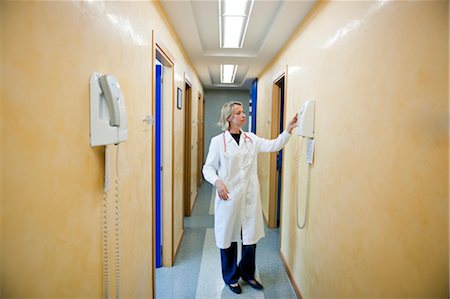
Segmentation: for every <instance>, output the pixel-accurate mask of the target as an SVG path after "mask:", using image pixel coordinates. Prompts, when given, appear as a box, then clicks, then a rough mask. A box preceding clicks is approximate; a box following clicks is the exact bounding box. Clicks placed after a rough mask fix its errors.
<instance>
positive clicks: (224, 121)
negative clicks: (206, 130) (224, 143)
mask: <svg viewBox="0 0 450 299" xmlns="http://www.w3.org/2000/svg"><path fill="white" fill-rule="evenodd" d="M234 105H239V106H242V103H241V102H238V101H231V102H228V103H226V104H224V105H223V106H222V111H221V112H220V119H219V122H218V123H217V124H218V125H219V126H220V127H221V128H222V131H226V130H228V129H229V128H230V122H229V121H228V118H229V117H230V116H231V115H232V114H233V112H234V111H233V110H234V109H233V107H234Z"/></svg>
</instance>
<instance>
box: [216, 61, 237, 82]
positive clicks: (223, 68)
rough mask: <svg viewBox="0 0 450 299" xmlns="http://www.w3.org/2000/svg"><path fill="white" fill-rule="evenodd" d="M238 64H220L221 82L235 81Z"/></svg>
mask: <svg viewBox="0 0 450 299" xmlns="http://www.w3.org/2000/svg"><path fill="white" fill-rule="evenodd" d="M236 70H237V65H234V64H221V65H220V82H221V83H228V84H229V83H234V78H235V76H236Z"/></svg>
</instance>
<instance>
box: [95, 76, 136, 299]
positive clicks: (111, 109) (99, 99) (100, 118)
mask: <svg viewBox="0 0 450 299" xmlns="http://www.w3.org/2000/svg"><path fill="white" fill-rule="evenodd" d="M90 102H91V103H90V108H91V110H90V112H91V130H90V143H91V146H92V147H94V146H103V145H104V146H105V186H104V197H103V202H104V204H103V279H104V296H105V298H109V294H110V292H109V289H110V281H109V254H108V252H109V224H108V218H109V217H108V209H109V208H108V197H109V196H108V191H109V159H110V157H109V156H110V150H111V147H112V146H108V145H110V144H115V145H117V150H116V173H117V177H116V179H115V181H114V182H115V185H116V186H115V188H114V190H115V194H114V197H115V207H114V209H115V211H116V212H115V213H114V224H115V225H114V226H115V233H114V240H115V244H114V251H115V270H116V271H115V280H116V288H115V290H116V298H120V213H119V212H120V204H119V200H120V180H119V145H118V144H119V143H121V142H123V141H125V140H127V137H128V119H127V111H126V109H125V98H124V97H123V95H122V92H121V90H120V85H119V82H117V79H116V78H115V77H114V76H113V75H109V74H107V75H100V74H99V73H93V74H92V75H91V78H90Z"/></svg>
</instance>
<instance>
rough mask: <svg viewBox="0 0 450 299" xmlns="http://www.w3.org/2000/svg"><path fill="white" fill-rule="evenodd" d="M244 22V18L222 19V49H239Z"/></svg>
mask: <svg viewBox="0 0 450 299" xmlns="http://www.w3.org/2000/svg"><path fill="white" fill-rule="evenodd" d="M244 21H245V18H243V17H234V16H233V17H225V18H224V19H223V25H224V26H223V27H224V30H223V43H222V47H223V48H240V44H241V38H242V31H243V29H244V25H245V24H244Z"/></svg>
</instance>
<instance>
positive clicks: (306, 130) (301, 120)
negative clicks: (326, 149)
mask: <svg viewBox="0 0 450 299" xmlns="http://www.w3.org/2000/svg"><path fill="white" fill-rule="evenodd" d="M314 110H315V101H307V102H306V103H304V104H303V105H302V107H301V108H300V111H299V112H298V123H297V135H298V136H299V137H306V163H307V174H306V181H305V183H304V184H303V185H304V186H305V187H304V188H302V191H304V192H298V190H297V227H298V228H299V229H303V228H304V227H305V225H306V219H307V216H308V206H309V181H310V177H311V165H312V164H313V160H314V139H313V138H314V113H315V111H314ZM298 151H299V152H300V149H298ZM299 155H300V154H299ZM301 161H302V160H301V159H299V161H297V169H296V175H297V185H298V186H300V183H301V182H302V183H303V180H302V181H301V182H300V180H299V175H298V172H299V170H298V168H299V167H300V166H299V163H301ZM303 193H305V196H302V195H303ZM302 197H305V198H306V199H305V208H304V211H301V209H300V207H301V206H300V200H301V198H302ZM302 212H303V213H302ZM300 214H303V215H304V217H303V222H302V224H300V223H299V218H300V217H299V215H300Z"/></svg>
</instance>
